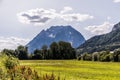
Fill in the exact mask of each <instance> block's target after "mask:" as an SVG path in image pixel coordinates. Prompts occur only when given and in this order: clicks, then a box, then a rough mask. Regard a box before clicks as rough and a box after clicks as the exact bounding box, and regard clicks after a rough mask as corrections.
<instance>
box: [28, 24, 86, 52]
mask: <svg viewBox="0 0 120 80" xmlns="http://www.w3.org/2000/svg"><path fill="white" fill-rule="evenodd" d="M59 41H65V42H70V43H71V45H72V47H74V48H77V47H78V46H79V45H81V44H82V43H84V42H85V39H84V37H83V36H82V34H81V33H79V32H78V31H77V30H75V29H74V28H72V27H71V26H52V27H50V28H49V29H47V30H43V31H41V32H40V33H39V34H38V35H37V36H36V37H35V38H34V39H33V40H31V41H30V42H29V43H28V44H27V45H26V46H27V47H28V52H30V53H31V52H33V51H34V50H35V49H41V47H42V46H43V45H47V46H48V47H49V45H50V44H51V43H52V42H59Z"/></svg>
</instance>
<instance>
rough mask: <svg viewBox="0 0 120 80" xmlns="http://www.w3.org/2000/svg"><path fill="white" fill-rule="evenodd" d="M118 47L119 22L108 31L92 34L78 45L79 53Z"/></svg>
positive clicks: (119, 42) (119, 45)
mask: <svg viewBox="0 0 120 80" xmlns="http://www.w3.org/2000/svg"><path fill="white" fill-rule="evenodd" d="M116 48H120V22H119V23H118V24H116V25H114V27H113V29H112V31H111V32H110V33H107V34H104V35H99V36H94V37H92V38H91V39H89V40H87V41H86V42H85V43H84V44H82V45H80V46H79V47H78V51H79V52H80V53H84V52H88V53H92V52H96V51H103V50H110V51H112V50H114V49H116Z"/></svg>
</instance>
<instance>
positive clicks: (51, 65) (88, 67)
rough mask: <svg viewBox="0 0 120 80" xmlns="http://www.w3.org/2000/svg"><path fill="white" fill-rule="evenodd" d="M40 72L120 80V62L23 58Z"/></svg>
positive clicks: (74, 79)
mask: <svg viewBox="0 0 120 80" xmlns="http://www.w3.org/2000/svg"><path fill="white" fill-rule="evenodd" d="M20 64H21V65H25V66H29V67H31V68H33V69H35V70H36V71H38V73H39V74H46V73H48V74H49V73H50V74H51V73H52V72H53V73H54V74H56V76H59V75H60V77H62V79H64V78H65V79H66V80H119V79H120V63H115V62H92V61H91V62H87V61H76V60H23V61H20Z"/></svg>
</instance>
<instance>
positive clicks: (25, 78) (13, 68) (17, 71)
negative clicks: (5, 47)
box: [0, 54, 60, 80]
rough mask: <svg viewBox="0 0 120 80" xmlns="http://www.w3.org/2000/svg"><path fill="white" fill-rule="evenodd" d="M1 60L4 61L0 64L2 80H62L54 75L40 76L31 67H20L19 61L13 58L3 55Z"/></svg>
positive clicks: (0, 77)
mask: <svg viewBox="0 0 120 80" xmlns="http://www.w3.org/2000/svg"><path fill="white" fill-rule="evenodd" d="M0 59H2V60H1V62H0V64H1V66H0V80H60V77H58V78H57V77H55V75H54V74H53V73H52V74H51V75H47V74H46V75H40V74H38V72H37V71H35V70H33V69H31V68H30V67H26V66H20V65H19V61H18V59H16V58H14V57H12V56H7V55H5V54H3V55H0ZM2 63H3V65H2ZM42 76H43V77H42Z"/></svg>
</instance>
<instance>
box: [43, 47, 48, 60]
mask: <svg viewBox="0 0 120 80" xmlns="http://www.w3.org/2000/svg"><path fill="white" fill-rule="evenodd" d="M47 48H48V47H47V45H43V46H42V57H43V59H46V57H47Z"/></svg>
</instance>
